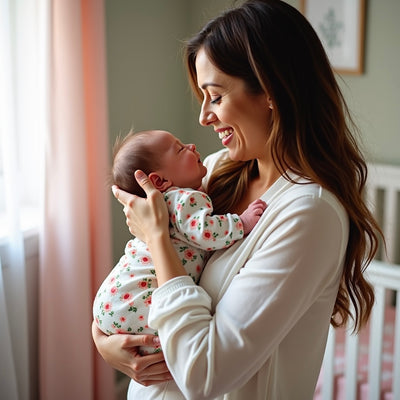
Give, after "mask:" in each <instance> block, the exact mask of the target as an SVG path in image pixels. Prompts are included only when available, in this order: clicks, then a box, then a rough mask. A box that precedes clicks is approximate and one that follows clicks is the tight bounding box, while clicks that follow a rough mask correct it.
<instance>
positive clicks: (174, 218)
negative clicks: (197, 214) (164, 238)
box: [171, 214, 176, 223]
mask: <svg viewBox="0 0 400 400" xmlns="http://www.w3.org/2000/svg"><path fill="white" fill-rule="evenodd" d="M171 220H172V222H173V223H175V222H176V215H175V214H172V215H171Z"/></svg>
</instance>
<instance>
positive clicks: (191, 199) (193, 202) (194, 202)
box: [189, 196, 196, 205]
mask: <svg viewBox="0 0 400 400" xmlns="http://www.w3.org/2000/svg"><path fill="white" fill-rule="evenodd" d="M189 203H190V204H191V205H193V204H196V199H195V198H194V197H193V196H192V197H190V198H189Z"/></svg>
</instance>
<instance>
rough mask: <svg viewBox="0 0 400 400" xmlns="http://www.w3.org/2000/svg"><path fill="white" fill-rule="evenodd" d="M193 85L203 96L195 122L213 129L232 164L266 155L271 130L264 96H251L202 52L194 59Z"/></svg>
mask: <svg viewBox="0 0 400 400" xmlns="http://www.w3.org/2000/svg"><path fill="white" fill-rule="evenodd" d="M196 72H197V84H198V86H199V88H200V89H201V91H202V93H203V102H202V105H201V111H200V117H199V122H200V124H201V125H204V126H210V125H211V126H213V127H214V130H215V132H217V133H218V134H219V137H220V139H221V141H222V145H223V146H225V147H227V148H228V150H229V157H230V158H231V159H232V160H235V161H247V160H251V159H259V160H261V159H264V158H266V157H268V155H269V148H268V137H269V132H270V126H271V109H270V107H269V106H270V101H269V99H268V96H267V94H265V93H263V94H257V95H255V94H251V93H249V91H248V90H247V88H246V84H245V82H244V81H243V80H242V79H240V78H236V77H233V76H230V75H227V74H225V73H223V72H222V71H220V70H219V69H218V68H217V67H215V66H214V65H213V64H212V63H211V61H210V59H209V58H208V56H207V54H206V53H205V51H204V50H203V49H200V51H199V52H198V53H197V57H196Z"/></svg>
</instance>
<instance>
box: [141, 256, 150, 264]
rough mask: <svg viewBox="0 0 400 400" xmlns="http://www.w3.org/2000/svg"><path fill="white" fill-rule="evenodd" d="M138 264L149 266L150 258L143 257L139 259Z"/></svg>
mask: <svg viewBox="0 0 400 400" xmlns="http://www.w3.org/2000/svg"><path fill="white" fill-rule="evenodd" d="M140 262H141V263H142V264H143V265H147V264H150V262H151V259H150V257H147V256H143V257H142V258H141V259H140Z"/></svg>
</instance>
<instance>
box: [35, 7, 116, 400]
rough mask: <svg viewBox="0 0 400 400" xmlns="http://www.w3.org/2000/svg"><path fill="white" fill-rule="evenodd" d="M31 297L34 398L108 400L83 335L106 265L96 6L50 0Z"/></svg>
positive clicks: (108, 375)
mask: <svg viewBox="0 0 400 400" xmlns="http://www.w3.org/2000/svg"><path fill="white" fill-rule="evenodd" d="M51 3H52V4H51V35H50V36H51V51H50V53H51V56H50V58H51V60H50V65H51V67H50V69H51V72H50V75H51V84H50V99H51V104H50V108H51V121H50V135H49V136H50V137H48V138H47V140H46V145H47V148H46V171H45V174H46V183H45V201H44V226H43V230H42V234H41V248H40V254H41V261H40V287H39V290H40V295H39V296H40V298H39V302H40V305H39V310H40V311H39V312H40V314H39V357H40V360H39V364H40V399H41V400H54V399H57V400H63V399H66V400H67V399H68V400H71V399H85V400H89V399H95V400H102V399H107V400H109V399H113V398H114V373H113V371H112V369H111V368H110V367H108V366H107V365H106V364H105V363H104V361H103V360H101V359H100V357H99V356H98V355H97V352H96V351H95V348H94V345H93V342H92V338H91V333H90V332H91V330H90V328H91V321H92V312H91V307H92V301H93V296H94V294H95V292H96V289H97V287H98V286H99V284H100V283H101V281H102V279H103V278H104V277H105V276H106V274H107V273H108V271H109V269H110V267H111V237H110V232H111V227H110V204H109V203H110V191H109V188H108V187H107V185H106V177H107V173H108V120H107V101H106V68H105V27H104V4H103V1H98V0H68V1H58V0H52V2H51Z"/></svg>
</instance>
